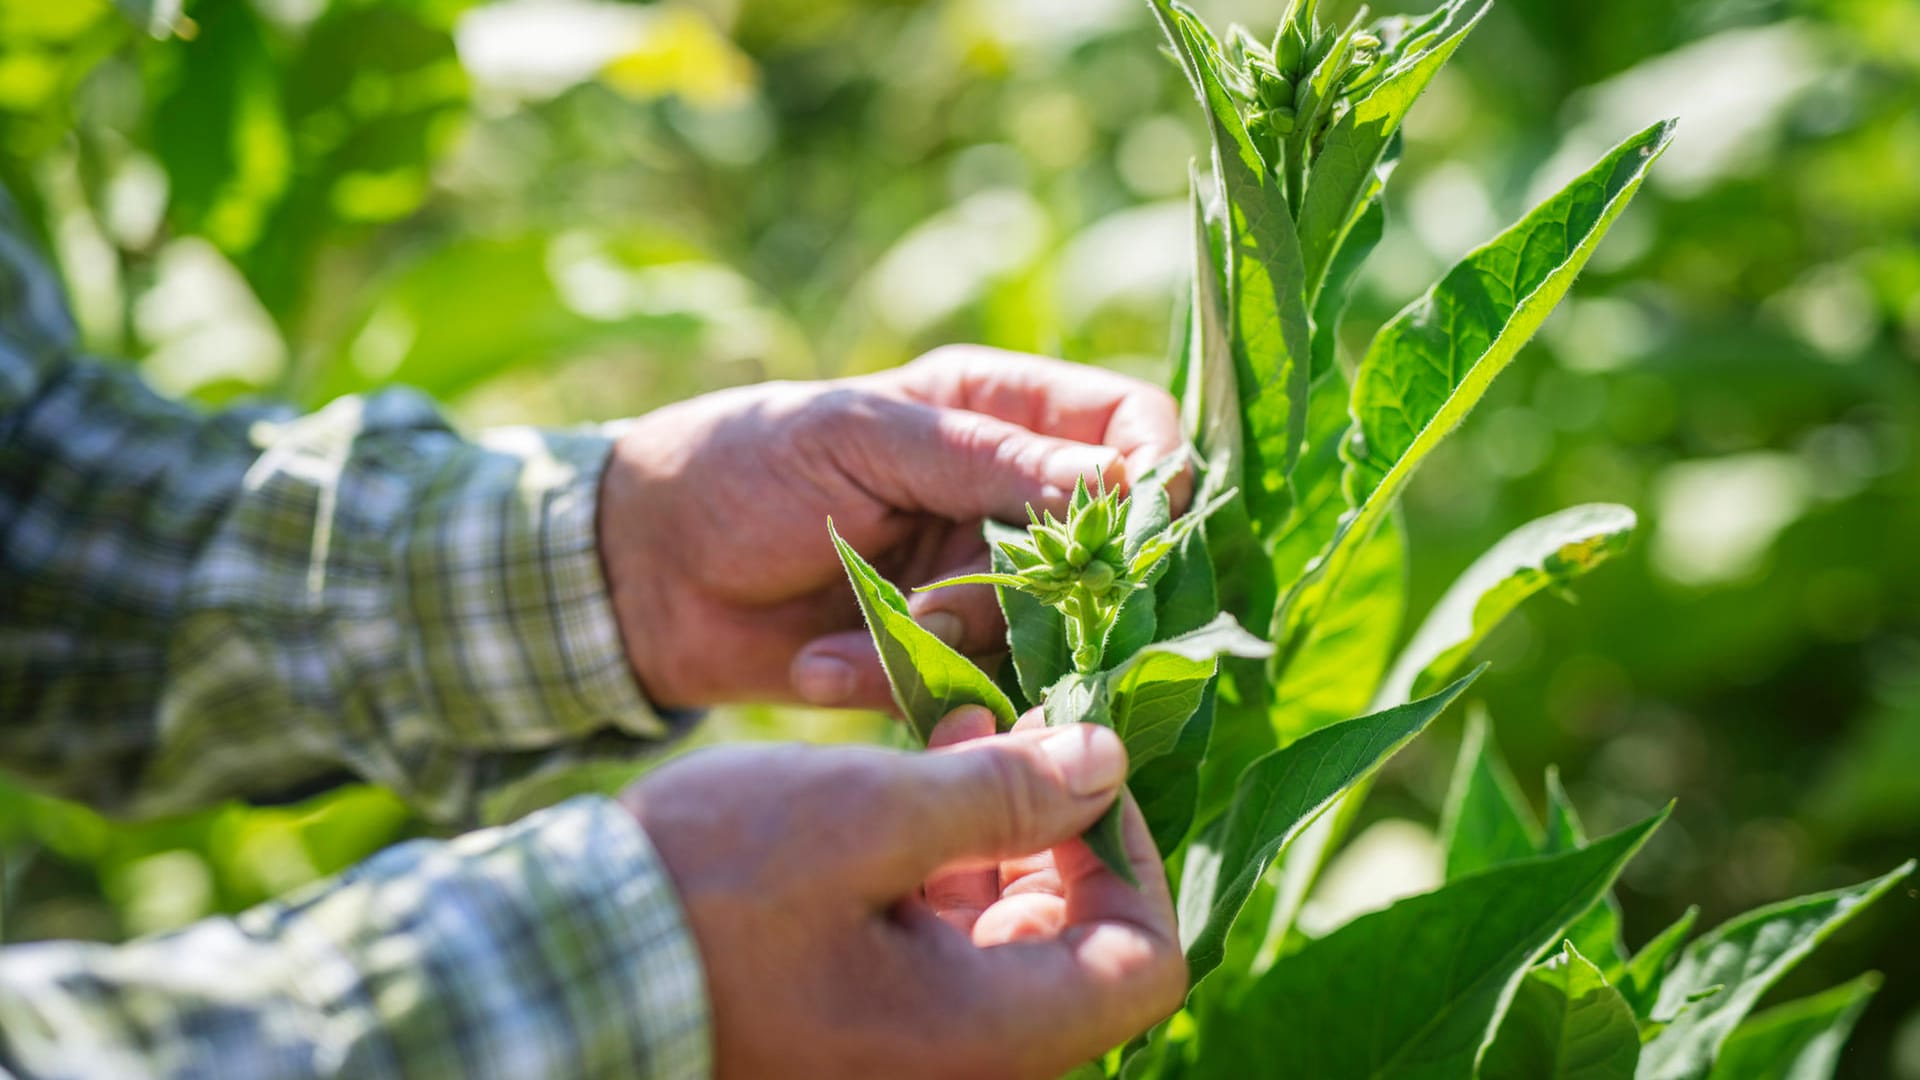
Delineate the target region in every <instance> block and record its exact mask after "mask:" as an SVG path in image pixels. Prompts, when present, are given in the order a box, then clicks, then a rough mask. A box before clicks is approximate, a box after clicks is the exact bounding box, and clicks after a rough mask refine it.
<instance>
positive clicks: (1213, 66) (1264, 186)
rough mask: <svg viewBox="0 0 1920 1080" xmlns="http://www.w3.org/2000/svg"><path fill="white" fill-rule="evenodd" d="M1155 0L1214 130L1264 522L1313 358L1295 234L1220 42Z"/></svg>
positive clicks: (1256, 492) (1247, 436) (1240, 367)
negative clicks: (1226, 73) (1237, 98)
mask: <svg viewBox="0 0 1920 1080" xmlns="http://www.w3.org/2000/svg"><path fill="white" fill-rule="evenodd" d="M1152 2H1153V11H1154V15H1155V17H1156V18H1158V19H1159V21H1160V26H1161V29H1162V30H1163V31H1164V32H1165V33H1166V35H1167V38H1168V40H1169V41H1170V42H1171V43H1172V44H1173V47H1174V52H1175V53H1176V54H1177V55H1178V56H1180V57H1181V59H1182V61H1183V67H1184V68H1185V69H1186V72H1187V75H1188V78H1189V79H1190V80H1191V81H1192V82H1193V85H1194V90H1195V91H1196V93H1197V94H1198V95H1199V97H1200V104H1201V106H1202V108H1203V109H1205V110H1206V113H1207V116H1208V120H1209V129H1210V131H1211V133H1212V137H1213V164H1214V170H1215V172H1216V173H1217V175H1218V176H1219V178H1220V185H1221V190H1222V192H1223V193H1224V194H1225V196H1226V208H1227V241H1228V242H1227V247H1226V269H1227V273H1226V281H1227V297H1228V300H1227V312H1228V318H1229V324H1230V326H1231V329H1232V333H1231V336H1230V341H1231V346H1232V353H1233V362H1234V368H1235V371H1236V372H1237V380H1236V381H1237V384H1238V386H1239V392H1240V406H1241V418H1242V432H1243V440H1244V442H1243V453H1244V454H1245V462H1244V465H1243V480H1242V487H1243V491H1244V492H1245V497H1246V502H1247V507H1248V510H1249V512H1250V514H1251V516H1252V518H1253V520H1254V521H1255V522H1256V523H1257V524H1259V525H1262V526H1265V527H1266V528H1267V529H1271V528H1273V527H1276V526H1277V525H1278V524H1279V523H1280V521H1281V520H1282V519H1283V518H1284V516H1285V511H1286V478H1287V472H1288V470H1289V469H1291V468H1292V466H1293V459H1294V456H1295V455H1296V454H1297V453H1298V451H1299V447H1300V441H1301V438H1302V437H1303V436H1304V435H1305V433H1306V416H1307V387H1308V383H1307V377H1308V374H1309V368H1310V366H1311V363H1312V360H1311V355H1310V343H1311V342H1310V337H1309V333H1308V329H1309V327H1308V319H1307V300H1306V292H1305V284H1306V271H1305V268H1304V267H1303V265H1302V264H1301V261H1300V240H1299V237H1298V236H1296V235H1295V233H1294V228H1293V216H1292V214H1291V213H1290V212H1289V211H1288V209H1287V201H1286V196H1285V194H1284V193H1283V192H1281V190H1280V186H1279V183H1278V181H1277V180H1276V179H1275V178H1274V177H1273V175H1272V173H1271V171H1270V169H1269V167H1268V163H1267V162H1266V161H1265V160H1264V159H1262V157H1261V156H1260V152H1259V151H1258V150H1257V149H1255V147H1254V145H1253V140H1252V138H1251V137H1250V136H1249V135H1248V134H1247V127H1246V124H1245V123H1244V122H1243V121H1242V120H1241V119H1240V110H1239V106H1238V105H1236V104H1235V103H1234V100H1233V97H1232V95H1231V94H1230V93H1229V92H1228V90H1227V88H1226V85H1225V80H1224V77H1223V74H1222V71H1221V66H1220V65H1221V59H1220V56H1219V54H1218V50H1217V48H1216V47H1215V46H1213V45H1212V43H1211V42H1210V41H1209V40H1208V39H1207V38H1206V36H1205V34H1204V28H1203V27H1201V26H1200V24H1199V20H1197V19H1195V18H1193V17H1192V16H1190V15H1188V14H1187V13H1186V12H1184V11H1181V10H1178V9H1176V8H1175V7H1174V6H1173V5H1172V4H1170V3H1169V2H1168V0H1152Z"/></svg>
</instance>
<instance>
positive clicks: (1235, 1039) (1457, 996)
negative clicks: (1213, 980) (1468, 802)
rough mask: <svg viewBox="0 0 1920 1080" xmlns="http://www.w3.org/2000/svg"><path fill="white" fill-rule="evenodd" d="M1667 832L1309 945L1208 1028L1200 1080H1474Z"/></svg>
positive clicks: (1619, 838) (1599, 846)
mask: <svg viewBox="0 0 1920 1080" xmlns="http://www.w3.org/2000/svg"><path fill="white" fill-rule="evenodd" d="M1665 818H1666V814H1665V813H1664V812H1663V813H1661V814H1660V815H1657V816H1656V817H1654V818H1652V819H1649V820H1648V821H1646V822H1644V823H1642V824H1640V825H1636V826H1634V827H1632V828H1630V829H1627V830H1625V831H1623V832H1620V833H1617V834H1615V835H1613V836H1610V837H1607V838H1606V839H1603V840H1600V841H1597V842H1595V843H1594V844H1593V845H1592V846H1590V847H1587V848H1584V849H1582V850H1580V851H1575V852H1569V853H1568V854H1565V855H1554V856H1547V857H1544V858H1536V859H1528V860H1525V861H1522V862H1517V863H1510V864H1508V865H1505V866H1499V867H1495V868H1494V869H1492V870H1488V871H1486V872H1484V873H1481V874H1475V875H1473V876H1471V877H1467V878H1464V879H1462V880H1460V881H1456V882H1452V883H1450V884H1449V885H1447V886H1446V887H1445V888H1443V889H1441V890H1439V891H1438V892H1432V893H1427V894H1424V895H1421V896H1416V897H1413V898H1411V899H1407V900H1402V901H1400V902H1399V903H1397V904H1394V905H1393V906H1392V907H1389V908H1387V909H1386V910H1384V911H1378V912H1375V913H1373V914H1371V915H1363V916H1361V917H1360V918H1358V919H1355V920H1354V921H1352V922H1350V923H1348V924H1347V925H1345V926H1343V927H1341V928H1340V929H1338V930H1335V931H1334V932H1333V933H1331V934H1328V935H1327V936H1326V937H1324V938H1321V939H1320V940H1318V941H1314V942H1312V943H1310V944H1308V945H1307V946H1306V947H1305V948H1303V949H1301V950H1300V951H1299V952H1298V953H1296V954H1294V955H1293V956H1291V957H1289V958H1287V959H1286V960H1285V961H1284V962H1282V963H1280V964H1278V965H1276V966H1275V967H1274V968H1273V969H1272V970H1270V971H1268V972H1267V973H1266V974H1265V975H1263V976H1261V977H1260V979H1259V980H1258V981H1257V982H1255V983H1254V984H1253V985H1252V986H1250V987H1248V988H1247V990H1246V991H1245V992H1244V993H1243V994H1242V995H1241V997H1240V998H1238V999H1237V1000H1235V1001H1234V1002H1233V1003H1232V1005H1231V1006H1222V1007H1221V1011H1220V1014H1219V1015H1217V1016H1215V1017H1213V1018H1211V1022H1210V1023H1209V1025H1208V1026H1207V1029H1206V1033H1205V1038H1204V1039H1203V1040H1202V1041H1201V1043H1200V1050H1199V1057H1198V1061H1197V1064H1196V1068H1195V1070H1194V1075H1196V1076H1200V1077H1225V1076H1247V1075H1253V1074H1257V1073H1259V1072H1261V1071H1270V1070H1274V1069H1282V1070H1285V1071H1286V1072H1288V1073H1290V1074H1294V1075H1300V1076H1369V1077H1415V1076H1418V1077H1442V1076H1467V1075H1470V1074H1471V1073H1472V1072H1473V1069H1474V1066H1475V1063H1476V1062H1477V1061H1478V1060H1479V1057H1480V1053H1481V1049H1482V1047H1484V1046H1485V1045H1486V1043H1487V1042H1488V1040H1490V1039H1491V1038H1492V1035H1493V1028H1494V1026H1495V1025H1496V1024H1497V1023H1498V1022H1499V1020H1500V1010H1501V1008H1502V1006H1503V1004H1504V1003H1505V1002H1506V1001H1507V1000H1508V999H1509V995H1510V994H1511V992H1512V990H1511V988H1512V987H1513V985H1514V984H1515V983H1517V982H1518V981H1519V980H1520V979H1521V978H1522V977H1523V976H1524V975H1525V973H1526V969H1527V967H1528V965H1529V964H1530V963H1531V962H1532V960H1533V958H1534V957H1535V956H1536V955H1538V954H1539V953H1540V952H1541V951H1542V950H1543V949H1545V948H1547V947H1548V946H1549V945H1550V944H1551V943H1552V942H1553V941H1554V939H1555V938H1556V937H1557V936H1558V935H1559V933H1560V932H1561V931H1562V930H1563V929H1565V927H1566V926H1567V924H1568V923H1570V922H1572V921H1573V919H1574V918H1575V917H1577V916H1578V915H1579V914H1580V912H1582V911H1584V910H1585V909H1586V908H1587V907H1588V906H1589V905H1591V904H1592V903H1593V901H1594V900H1595V899H1597V898H1598V897H1599V895H1600V893H1601V892H1603V891H1605V889H1606V888H1607V886H1608V885H1609V884H1610V883H1611V882H1612V881H1613V879H1614V877H1615V875H1617V874H1619V872H1620V868H1621V867H1622V866H1623V865H1625V863H1626V861H1627V860H1628V859H1630V858H1632V857H1633V855H1634V853H1635V852H1637V851H1638V850H1639V849H1640V846H1641V845H1642V844H1644V843H1645V842H1646V839H1647V837H1648V836H1649V835H1650V834H1651V833H1652V832H1653V830H1654V828H1656V827H1657V826H1658V825H1659V824H1660V823H1661V822H1662V821H1663V820H1665Z"/></svg>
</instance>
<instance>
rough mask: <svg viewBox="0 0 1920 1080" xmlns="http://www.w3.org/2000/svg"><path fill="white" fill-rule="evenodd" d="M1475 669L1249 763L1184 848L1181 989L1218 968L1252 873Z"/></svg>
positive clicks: (1406, 738) (1456, 692) (1254, 878)
mask: <svg viewBox="0 0 1920 1080" xmlns="http://www.w3.org/2000/svg"><path fill="white" fill-rule="evenodd" d="M1478 675H1479V672H1475V673H1474V674H1472V675H1469V676H1467V677H1466V678H1464V679H1462V680H1460V681H1459V682H1457V683H1455V684H1454V685H1452V686H1450V687H1448V688H1447V689H1445V690H1443V691H1441V692H1440V693H1438V694H1435V695H1434V696H1432V697H1430V698H1427V699H1425V700H1422V701H1416V702H1413V703H1412V704H1409V705H1402V706H1401V707H1399V708H1397V709H1389V710H1387V711H1386V712H1383V713H1379V714H1376V715H1374V716H1365V717H1361V718H1359V719H1357V720H1349V721H1347V722H1346V723H1343V724H1335V725H1333V726H1332V727H1327V728H1322V729H1320V730H1319V731H1316V732H1314V733H1313V734H1311V735H1308V736H1307V737H1305V738H1303V739H1301V740H1300V741H1299V742H1296V743H1294V744H1293V745H1292V746H1288V747H1285V748H1284V749H1280V750H1276V751H1274V752H1273V753H1271V754H1268V755H1267V756H1266V757H1263V758H1261V759H1260V760H1258V761H1256V762H1254V763H1253V764H1251V765H1249V766H1247V770H1246V772H1245V773H1244V774H1242V775H1241V777H1240V783H1239V784H1238V785H1237V787H1236V788H1235V790H1234V796H1233V802H1232V804H1231V805H1230V806H1229V808H1228V810H1227V813H1226V815H1225V816H1224V817H1222V818H1221V819H1219V820H1218V821H1216V822H1215V823H1214V824H1213V825H1211V826H1209V827H1208V828H1207V830H1206V831H1205V832H1204V833H1202V834H1201V836H1200V837H1199V838H1198V839H1196V840H1195V841H1194V842H1193V844H1192V845H1191V846H1190V847H1189V848H1188V851H1187V861H1186V864H1185V866H1184V868H1183V870H1182V871H1181V879H1180V900H1179V907H1180V943H1181V945H1182V946H1183V947H1184V948H1185V949H1186V952H1187V971H1188V980H1189V987H1190V988H1191V987H1193V986H1198V985H1199V984H1200V980H1202V979H1204V978H1206V976H1207V974H1208V973H1209V972H1211V971H1212V970H1213V969H1214V968H1215V967H1217V966H1219V963H1220V959H1221V956H1222V955H1223V947H1224V944H1225V942H1226V937H1227V931H1228V929H1230V928H1231V927H1232V925H1233V921H1234V919H1235V918H1236V917H1238V916H1239V914H1240V908H1241V907H1242V905H1244V904H1245V903H1246V900H1247V896H1248V894H1249V893H1251V892H1252V891H1253V887H1254V884H1255V883H1256V882H1258V881H1259V880H1260V875H1261V874H1263V873H1265V872H1266V869H1267V866H1268V864H1269V863H1271V862H1272V861H1273V859H1274V856H1276V855H1277V854H1279V852H1280V851H1281V849H1283V848H1285V847H1286V845H1287V843H1288V842H1289V841H1291V840H1292V839H1293V838H1294V837H1295V836H1297V835H1299V833H1300V830H1301V829H1303V828H1305V827H1306V825H1307V824H1308V823H1309V822H1311V821H1312V820H1313V819H1314V817H1315V816H1317V815H1318V814H1319V813H1320V812H1321V811H1322V810H1325V809H1326V808H1327V807H1328V806H1329V805H1331V804H1332V803H1333V801H1334V800H1335V799H1337V798H1338V797H1339V795H1340V793H1341V792H1343V791H1345V790H1346V789H1347V788H1349V787H1351V786H1353V785H1354V784H1355V783H1358V782H1359V781H1360V780H1361V779H1363V778H1364V777H1366V776H1367V775H1368V774H1370V773H1371V772H1372V771H1373V770H1374V769H1376V768H1378V767H1379V766H1380V764H1381V762H1384V761H1385V760H1386V759H1387V758H1389V757H1391V756H1393V754H1394V752H1395V751H1397V750H1399V749H1400V748H1401V747H1402V746H1405V745H1406V744H1407V743H1408V742H1410V741H1412V739H1413V737H1414V736H1415V735H1418V734H1419V733H1420V732H1421V731H1422V730H1423V729H1425V728H1426V726H1427V724H1428V723H1430V722H1431V721H1432V720H1433V718H1434V717H1436V716H1438V715H1440V713H1441V712H1443V711H1444V710H1445V709H1446V707H1447V706H1448V705H1450V704H1452V703H1453V700H1454V699H1455V698H1457V697H1459V696H1460V695H1461V694H1462V693H1463V692H1464V691H1465V690H1466V688H1467V686H1468V685H1470V684H1471V683H1472V682H1473V680H1474V679H1475V678H1477V677H1478Z"/></svg>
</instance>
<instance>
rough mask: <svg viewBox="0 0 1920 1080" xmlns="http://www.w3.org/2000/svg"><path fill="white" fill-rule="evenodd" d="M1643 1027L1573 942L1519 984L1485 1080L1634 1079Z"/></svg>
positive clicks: (1484, 1069)
mask: <svg viewBox="0 0 1920 1080" xmlns="http://www.w3.org/2000/svg"><path fill="white" fill-rule="evenodd" d="M1639 1060H1640V1029H1639V1027H1638V1026H1637V1025H1635V1024H1634V1021H1633V1010H1632V1009H1630V1008H1628V1007H1627V1002H1626V999H1625V998H1622V997H1621V996H1620V991H1618V990H1615V989H1614V988H1613V987H1611V986H1609V985H1607V980H1606V977H1605V976H1603V975H1601V974H1600V969H1599V968H1597V967H1595V966H1593V963H1592V962H1591V961H1589V960H1588V959H1587V958H1586V957H1584V956H1582V955H1580V951H1579V950H1578V949H1576V948H1574V947H1573V942H1571V941H1569V942H1567V943H1566V944H1565V945H1564V946H1562V948H1561V950H1560V955H1558V956H1556V957H1554V958H1553V959H1551V960H1549V961H1547V962H1546V963H1545V964H1542V965H1541V966H1539V967H1536V968H1534V969H1533V970H1532V971H1529V972H1527V977H1526V978H1525V979H1522V980H1521V982H1520V990H1519V992H1518V993H1516V994H1515V995H1514V996H1513V1004H1512V1005H1511V1006H1509V1007H1508V1009H1507V1017H1506V1019H1505V1020H1503V1021H1502V1022H1501V1024H1500V1033H1499V1034H1498V1035H1497V1036H1495V1037H1494V1040H1493V1045H1492V1046H1489V1047H1488V1048H1487V1055H1486V1058H1485V1059H1484V1060H1483V1061H1482V1062H1481V1063H1480V1078H1481V1080H1633V1067H1634V1063H1635V1062H1637V1061H1639Z"/></svg>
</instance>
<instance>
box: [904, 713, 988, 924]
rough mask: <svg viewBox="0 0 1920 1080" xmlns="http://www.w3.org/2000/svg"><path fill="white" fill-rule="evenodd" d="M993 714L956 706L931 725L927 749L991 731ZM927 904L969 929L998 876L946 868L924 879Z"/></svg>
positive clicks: (976, 869)
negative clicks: (931, 731)
mask: <svg viewBox="0 0 1920 1080" xmlns="http://www.w3.org/2000/svg"><path fill="white" fill-rule="evenodd" d="M994 727H995V722H994V719H993V713H992V712H990V711H988V710H986V709H983V708H981V707H980V706H978V705H968V706H965V707H963V708H959V709H955V710H954V711H953V712H951V713H949V714H948V715H947V717H946V719H944V720H942V721H940V723H939V724H938V725H937V726H935V727H934V729H933V734H932V735H931V736H929V737H928V739H927V748H928V749H938V748H940V747H943V746H952V745H955V744H957V743H962V742H967V741H969V740H972V739H981V738H985V737H987V736H989V735H992V734H993V732H994ZM922 893H923V895H924V896H925V897H926V902H927V906H928V907H930V908H932V909H933V912H934V914H936V915H938V916H940V918H941V919H943V920H945V921H946V922H947V924H948V925H950V926H953V927H955V928H957V929H960V930H964V931H968V932H971V931H972V929H973V924H974V922H975V920H977V919H979V917H980V913H981V912H983V911H985V910H986V909H987V908H988V907H989V906H990V905H991V904H992V903H993V902H994V900H996V899H998V897H999V895H1000V875H999V873H998V871H996V870H995V869H994V868H993V867H992V866H975V867H971V868H961V869H955V870H945V871H941V872H939V873H936V874H934V875H933V876H931V877H929V878H927V881H926V885H925V887H924V888H923V889H922Z"/></svg>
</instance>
